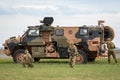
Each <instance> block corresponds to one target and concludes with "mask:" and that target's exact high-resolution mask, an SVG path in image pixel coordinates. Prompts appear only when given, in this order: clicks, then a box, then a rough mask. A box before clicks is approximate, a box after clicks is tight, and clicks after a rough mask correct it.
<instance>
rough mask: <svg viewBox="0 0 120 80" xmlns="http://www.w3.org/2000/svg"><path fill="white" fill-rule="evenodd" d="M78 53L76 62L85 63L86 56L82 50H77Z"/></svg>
mask: <svg viewBox="0 0 120 80" xmlns="http://www.w3.org/2000/svg"><path fill="white" fill-rule="evenodd" d="M78 52H79V54H78V55H77V57H76V64H85V63H87V56H86V54H85V52H84V51H82V50H79V51H78Z"/></svg>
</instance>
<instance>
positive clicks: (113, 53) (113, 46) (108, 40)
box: [106, 38, 117, 63]
mask: <svg viewBox="0 0 120 80" xmlns="http://www.w3.org/2000/svg"><path fill="white" fill-rule="evenodd" d="M106 44H107V47H108V63H111V60H110V58H111V55H112V57H113V58H114V60H115V62H116V63H117V59H116V55H115V52H114V50H113V49H114V48H115V45H114V43H113V42H111V39H110V38H108V39H107V41H106Z"/></svg>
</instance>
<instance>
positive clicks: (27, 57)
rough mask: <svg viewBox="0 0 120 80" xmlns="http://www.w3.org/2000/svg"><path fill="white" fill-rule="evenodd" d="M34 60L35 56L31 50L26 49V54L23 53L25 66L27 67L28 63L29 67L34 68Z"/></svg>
mask: <svg viewBox="0 0 120 80" xmlns="http://www.w3.org/2000/svg"><path fill="white" fill-rule="evenodd" d="M33 62H34V60H33V58H32V57H31V55H30V53H29V51H28V50H27V49H26V50H25V54H24V55H23V58H22V61H21V63H22V65H23V67H26V65H27V66H28V67H31V68H32V67H33V64H32V63H33Z"/></svg>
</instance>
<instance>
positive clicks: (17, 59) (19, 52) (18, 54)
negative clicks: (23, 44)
mask: <svg viewBox="0 0 120 80" xmlns="http://www.w3.org/2000/svg"><path fill="white" fill-rule="evenodd" d="M24 51H25V50H24V49H18V50H17V51H16V52H15V53H14V55H13V60H14V62H15V63H20V62H21V58H22V57H23V55H24Z"/></svg>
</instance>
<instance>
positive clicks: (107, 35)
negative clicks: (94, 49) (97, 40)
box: [104, 26, 115, 41]
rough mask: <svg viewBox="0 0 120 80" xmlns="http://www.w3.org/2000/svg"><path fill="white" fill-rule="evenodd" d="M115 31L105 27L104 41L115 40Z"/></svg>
mask: <svg viewBox="0 0 120 80" xmlns="http://www.w3.org/2000/svg"><path fill="white" fill-rule="evenodd" d="M114 36H115V34H114V30H113V29H112V28H111V27H109V26H105V27H104V40H105V41H106V40H107V39H108V38H110V39H111V41H112V40H113V39H114Z"/></svg>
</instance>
